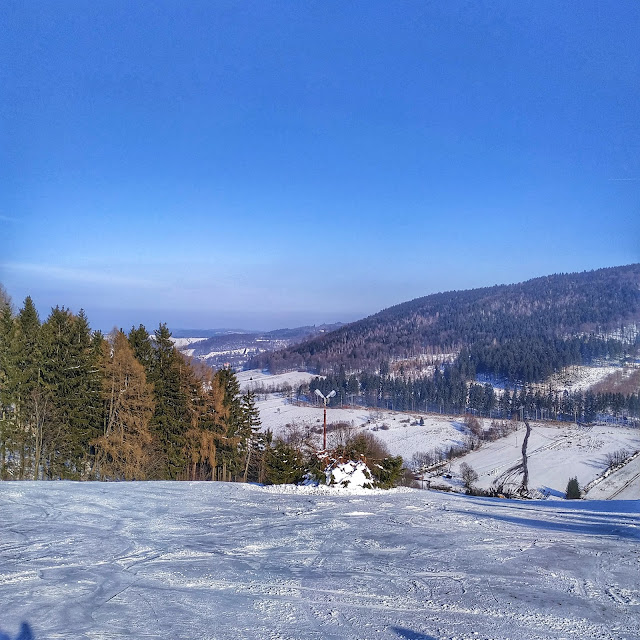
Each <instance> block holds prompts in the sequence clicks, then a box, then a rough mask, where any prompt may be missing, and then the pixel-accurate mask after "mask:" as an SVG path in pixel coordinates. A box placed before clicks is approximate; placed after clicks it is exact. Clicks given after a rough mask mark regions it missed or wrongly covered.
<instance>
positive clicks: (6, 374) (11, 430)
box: [0, 290, 19, 480]
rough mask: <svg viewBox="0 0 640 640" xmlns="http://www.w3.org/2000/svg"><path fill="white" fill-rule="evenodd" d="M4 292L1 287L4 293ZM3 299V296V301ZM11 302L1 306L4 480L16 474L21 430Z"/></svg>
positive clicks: (0, 473)
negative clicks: (13, 461)
mask: <svg viewBox="0 0 640 640" xmlns="http://www.w3.org/2000/svg"><path fill="white" fill-rule="evenodd" d="M1 293H2V291H1V290H0V294H1ZM2 302H3V300H2V298H1V297H0V303H2ZM16 324H17V323H16V321H15V320H14V317H13V314H12V312H11V307H10V306H9V305H8V304H3V305H2V307H1V308H0V479H2V480H6V479H7V478H9V477H11V476H12V473H13V469H12V466H13V465H12V463H11V458H12V456H13V454H14V452H15V447H16V440H17V433H18V424H19V421H18V415H17V399H18V388H17V378H18V368H17V350H16V334H17V326H16Z"/></svg>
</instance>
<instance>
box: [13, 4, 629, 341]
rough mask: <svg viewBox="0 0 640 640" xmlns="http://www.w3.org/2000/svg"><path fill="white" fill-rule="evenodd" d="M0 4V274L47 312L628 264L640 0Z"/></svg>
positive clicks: (337, 306) (147, 311)
mask: <svg viewBox="0 0 640 640" xmlns="http://www.w3.org/2000/svg"><path fill="white" fill-rule="evenodd" d="M0 24H1V25H2V26H0V30H1V32H0V56H1V60H0V61H1V62H2V64H1V65H0V83H1V86H2V87H3V91H2V98H0V118H1V126H0V162H1V163H2V167H3V170H2V171H1V172H0V234H1V235H2V238H3V240H2V242H1V244H0V251H2V253H1V254H0V282H2V283H3V284H4V285H5V287H6V288H7V290H8V291H9V293H10V294H11V296H12V297H13V299H14V303H15V304H16V305H17V306H19V305H20V304H21V302H22V300H23V299H24V297H25V296H26V295H29V294H30V295H32V297H33V298H34V300H35V302H36V305H37V306H38V308H39V310H40V312H41V314H42V316H43V318H44V317H46V315H47V314H48V312H49V309H50V308H51V306H54V305H57V304H58V305H65V306H68V307H71V308H72V309H73V310H75V311H77V310H79V309H80V308H81V307H83V308H85V310H86V311H87V314H88V316H89V319H90V321H91V323H92V326H94V327H95V328H101V329H107V330H108V329H110V328H111V327H112V326H114V325H117V326H123V327H124V328H128V327H130V326H131V325H132V324H134V323H135V324H138V323H140V322H142V323H144V324H146V325H148V326H149V327H155V326H157V324H158V322H160V321H166V322H168V323H169V325H170V326H173V327H183V328H196V327H200V328H206V327H220V326H234V327H244V328H276V327H282V326H293V325H300V324H314V323H320V322H325V321H327V322H332V321H349V320H354V319H357V318H359V317H363V316H365V315H369V314H371V313H374V312H376V311H378V310H380V309H382V308H384V307H387V306H390V305H392V304H395V303H398V302H402V301H404V300H408V299H411V298H415V297H418V296H422V295H426V294H428V293H432V292H436V291H442V290H448V289H466V288H472V287H477V286H484V285H491V284H497V283H504V282H517V281H521V280H525V279H528V278H531V277H535V276H538V275H546V274H550V273H557V272H567V271H581V270H586V269H593V268H598V267H603V266H613V265H620V264H627V263H631V262H638V261H640V119H639V118H638V114H640V84H639V82H638V78H640V47H639V46H638V42H637V36H638V33H640V4H638V3H637V2H636V1H635V0H630V1H626V0H620V1H618V2H615V3H602V2H591V1H586V2H581V3H575V2H555V1H554V2H545V1H541V2H535V3H514V2H511V0H505V1H503V2H425V1H424V0H422V1H420V2H402V3H393V2H386V1H385V2H375V1H372V0H367V2H353V3H345V2H328V1H324V0H323V1H322V2H225V1H222V0H221V1H216V2H208V1H207V2H189V3H179V2H137V3H131V2H116V1H109V2H100V1H97V2H91V3H87V2H71V1H66V2H53V3H45V2H32V1H29V0H26V1H25V0H21V1H20V2H13V1H11V0H10V1H8V2H4V3H2V7H1V8H0Z"/></svg>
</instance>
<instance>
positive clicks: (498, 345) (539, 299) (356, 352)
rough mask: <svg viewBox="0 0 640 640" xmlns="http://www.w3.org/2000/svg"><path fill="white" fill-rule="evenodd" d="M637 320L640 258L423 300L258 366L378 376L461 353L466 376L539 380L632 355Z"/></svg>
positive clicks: (261, 358)
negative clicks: (399, 363) (396, 365)
mask: <svg viewBox="0 0 640 640" xmlns="http://www.w3.org/2000/svg"><path fill="white" fill-rule="evenodd" d="M639 326H640V264H631V265H626V266H621V267H610V268H605V269H598V270H595V271H587V272H582V273H570V274H555V275H550V276H544V277H539V278H534V279H532V280H528V281H526V282H522V283H518V284H509V285H496V286H493V287H485V288H481V289H471V290H466V291H448V292H443V293H436V294H432V295H428V296H425V297H421V298H416V299H415V300H411V301H408V302H405V303H402V304H399V305H396V306H393V307H390V308H388V309H384V310H383V311H380V312H379V313H376V314H374V315H372V316H369V317H367V318H364V319H363V320H359V321H357V322H354V323H351V324H348V325H345V326H343V327H340V328H339V329H337V330H336V331H333V332H331V333H327V334H325V335H321V336H316V337H313V338H311V339H309V340H306V341H304V342H302V343H300V344H297V345H294V346H291V347H288V348H286V349H283V350H279V351H274V352H271V353H264V354H260V355H258V356H256V357H255V358H253V359H252V360H251V362H250V366H257V367H263V368H268V369H269V370H270V371H272V372H278V371H282V370H286V369H294V368H298V369H302V370H305V369H306V370H312V371H316V372H318V373H337V372H338V371H339V370H343V371H346V372H354V371H370V372H373V371H381V370H383V369H385V368H386V367H387V366H388V363H389V362H393V361H396V360H409V359H415V358H420V357H424V356H429V355H437V354H442V353H449V354H451V353H453V354H458V361H459V364H460V365H461V366H462V367H463V369H464V368H465V367H467V368H468V369H469V371H468V372H467V374H468V375H472V374H475V372H484V373H491V374H496V375H504V376H506V377H510V378H519V379H520V380H524V381H532V380H538V379H543V378H544V376H545V375H548V374H549V373H551V372H552V371H553V370H557V369H558V368H560V367H561V366H566V365H567V364H573V363H577V362H582V361H586V360H589V359H592V358H597V357H603V358H604V357H610V356H616V357H617V356H623V355H625V353H626V351H627V350H629V351H634V350H635V349H637V346H638V327H639ZM622 328H626V329H625V331H624V332H621V329H622ZM613 334H615V336H616V339H614V338H613V337H612V336H613ZM620 336H625V337H624V339H621V338H620ZM461 355H464V358H465V362H460V356H461Z"/></svg>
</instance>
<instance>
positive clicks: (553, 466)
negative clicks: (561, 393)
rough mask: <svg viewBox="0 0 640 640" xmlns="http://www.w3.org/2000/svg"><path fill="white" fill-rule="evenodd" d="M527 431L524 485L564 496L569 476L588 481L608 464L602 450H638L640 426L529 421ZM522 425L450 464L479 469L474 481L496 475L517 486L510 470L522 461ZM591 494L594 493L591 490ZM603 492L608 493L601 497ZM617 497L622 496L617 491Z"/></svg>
mask: <svg viewBox="0 0 640 640" xmlns="http://www.w3.org/2000/svg"><path fill="white" fill-rule="evenodd" d="M531 427H532V428H531V436H530V438H529V444H528V447H527V457H528V467H529V487H530V488H532V489H537V490H538V491H539V492H540V493H542V494H545V495H547V494H548V495H549V496H550V497H552V498H553V497H564V491H565V489H566V487H567V482H568V481H569V478H573V477H576V478H577V479H578V483H579V485H580V486H581V487H582V486H585V485H587V484H588V483H590V482H592V481H593V480H594V479H595V478H597V477H598V476H599V475H601V474H602V473H604V471H605V470H606V469H607V454H609V453H614V452H615V451H619V450H620V449H626V450H628V451H632V452H633V451H637V450H638V449H640V431H638V429H628V428H624V427H617V426H600V425H594V426H592V427H579V426H576V425H574V424H564V425H550V424H545V423H531ZM524 435H525V428H524V426H523V425H521V426H520V427H519V429H518V430H517V431H516V432H515V433H513V434H511V435H510V436H507V437H506V438H501V439H500V440H496V441H495V442H491V443H488V444H485V445H483V446H482V448H480V449H478V450H477V451H472V452H470V453H469V454H467V455H466V456H464V458H460V459H458V460H456V461H455V462H454V463H453V464H452V465H451V469H452V471H453V472H454V473H456V472H457V471H458V469H459V467H460V464H461V463H462V462H466V463H467V464H469V465H471V466H472V467H473V469H474V470H475V471H476V472H477V473H478V475H479V478H478V481H477V482H476V483H475V484H476V485H477V486H479V487H483V488H489V487H490V486H491V485H492V483H493V482H494V481H495V480H498V483H502V482H504V483H505V486H510V487H511V488H512V489H516V488H517V487H518V486H519V485H520V483H521V480H522V475H521V474H515V473H514V472H511V471H510V469H512V468H513V466H514V465H517V464H518V463H519V462H521V460H522V441H523V438H524ZM589 497H590V498H596V497H598V496H597V495H596V494H590V496H589ZM603 497H605V498H606V497H607V496H603ZM620 497H621V498H622V496H620ZM628 497H629V498H630V499H635V500H637V499H640V482H638V483H637V484H636V485H635V486H633V487H631V488H630V489H629V495H628Z"/></svg>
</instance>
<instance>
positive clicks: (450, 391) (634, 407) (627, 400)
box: [296, 363, 640, 422]
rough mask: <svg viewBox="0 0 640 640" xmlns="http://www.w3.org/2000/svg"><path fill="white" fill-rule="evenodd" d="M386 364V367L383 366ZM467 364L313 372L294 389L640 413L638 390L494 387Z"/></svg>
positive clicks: (381, 401)
mask: <svg viewBox="0 0 640 640" xmlns="http://www.w3.org/2000/svg"><path fill="white" fill-rule="evenodd" d="M381 368H382V369H383V370H384V367H381ZM467 375H468V372H467V370H466V369H465V368H464V367H463V366H461V365H460V364H459V363H453V364H448V365H444V366H442V367H438V368H436V369H435V371H434V373H433V375H431V376H422V377H418V378H414V379H409V378H406V377H400V376H392V375H389V374H386V375H380V374H374V373H366V372H364V373H358V374H350V375H347V374H346V373H345V371H344V369H341V371H340V372H339V373H338V374H337V375H334V374H329V375H327V376H325V377H317V378H314V379H313V380H312V381H311V382H310V383H309V384H308V385H301V386H299V387H298V389H297V390H296V395H297V397H298V398H301V397H303V396H308V397H309V398H311V397H312V395H313V390H314V389H320V391H322V393H324V394H325V395H326V394H327V393H329V392H330V391H331V390H332V389H335V390H336V392H337V394H338V397H337V400H336V403H340V404H356V405H363V406H368V407H378V408H382V409H389V410H393V411H415V412H421V411H424V412H434V413H447V414H462V413H467V412H471V413H473V414H476V415H479V416H485V417H491V418H504V419H508V418H511V417H512V416H513V415H514V414H519V415H523V416H524V417H528V418H531V419H549V420H567V421H575V420H577V421H583V422H593V421H595V420H597V419H599V418H603V417H606V416H613V417H623V416H624V417H631V418H640V392H638V391H636V392H634V393H620V392H611V391H599V392H593V391H591V390H587V391H584V392H583V391H572V392H569V391H563V392H560V391H556V390H553V389H550V388H548V389H546V390H545V389H543V388H541V387H540V386H539V385H526V384H524V385H522V386H520V387H519V388H514V389H510V388H509V387H508V386H507V387H506V388H505V389H504V390H501V391H500V392H496V390H495V389H494V387H493V386H492V385H491V384H489V383H485V384H480V383H477V382H469V381H468V378H467Z"/></svg>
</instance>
